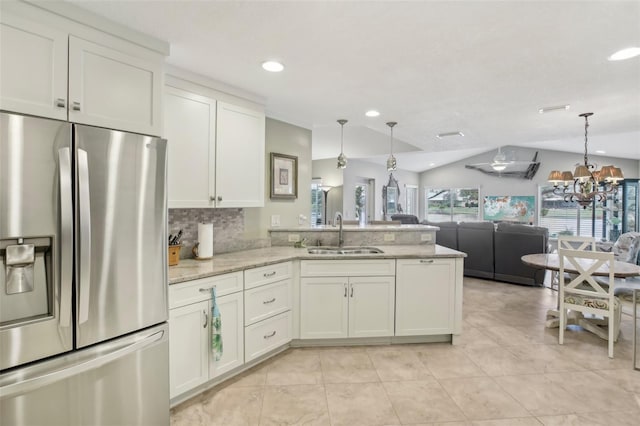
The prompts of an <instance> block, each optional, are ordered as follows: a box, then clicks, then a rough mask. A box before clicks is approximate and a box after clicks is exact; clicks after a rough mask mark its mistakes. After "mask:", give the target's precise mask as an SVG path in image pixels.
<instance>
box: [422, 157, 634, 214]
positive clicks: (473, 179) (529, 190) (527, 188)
mask: <svg viewBox="0 0 640 426" xmlns="http://www.w3.org/2000/svg"><path fill="white" fill-rule="evenodd" d="M505 149H506V150H510V149H513V150H515V152H516V159H517V160H523V161H524V160H526V161H528V160H531V159H532V158H533V155H534V154H535V152H536V151H538V161H539V162H540V168H539V169H538V173H537V174H536V175H535V177H534V178H533V179H532V180H525V179H515V178H505V177H498V176H489V175H486V174H484V173H481V172H479V171H476V170H471V169H467V168H465V167H464V166H465V164H472V163H482V162H490V161H491V160H492V159H493V157H494V156H495V154H496V150H492V151H490V152H487V153H485V154H480V155H477V156H475V157H470V158H467V159H465V160H461V161H457V162H455V163H451V164H447V165H445V166H442V167H438V168H435V169H432V170H428V171H425V172H422V173H421V174H420V211H421V212H423V211H424V190H425V189H426V188H438V187H442V188H463V187H464V188H474V187H477V188H480V199H481V200H482V197H483V196H486V195H535V196H536V197H537V195H538V186H539V185H547V184H548V183H547V177H548V176H549V172H550V171H551V170H561V171H562V170H571V171H573V169H574V168H575V165H576V163H581V162H583V157H582V155H581V154H576V153H570V152H563V151H550V150H542V149H540V150H536V149H531V148H520V147H505ZM503 150H504V149H503ZM589 161H590V162H592V163H596V164H598V166H599V167H601V166H603V165H608V164H613V165H615V166H617V167H620V168H621V169H622V171H623V173H624V176H625V177H626V178H638V177H639V175H640V161H638V160H629V159H622V158H612V157H603V156H596V155H591V154H589ZM536 202H537V199H536ZM421 216H422V215H421Z"/></svg>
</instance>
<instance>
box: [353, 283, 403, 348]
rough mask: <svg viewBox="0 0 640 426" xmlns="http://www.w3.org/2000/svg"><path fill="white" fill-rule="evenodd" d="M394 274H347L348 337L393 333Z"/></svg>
mask: <svg viewBox="0 0 640 426" xmlns="http://www.w3.org/2000/svg"><path fill="white" fill-rule="evenodd" d="M394 284H395V279H394V277H351V278H349V337H374V336H393V317H394V307H395V300H394V299H395V297H394V296H395V285H394Z"/></svg>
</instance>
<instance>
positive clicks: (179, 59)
mask: <svg viewBox="0 0 640 426" xmlns="http://www.w3.org/2000/svg"><path fill="white" fill-rule="evenodd" d="M71 2H72V3H75V4H77V5H78V6H80V7H82V8H86V9H88V10H90V11H92V12H94V13H96V14H99V15H102V16H104V17H106V18H109V19H111V20H113V21H116V22H118V23H121V24H123V25H125V26H127V27H131V28H133V29H136V30H138V31H140V32H143V33H146V34H149V35H152V36H154V37H156V38H159V39H162V40H165V41H168V42H169V43H170V44H171V56H170V57H169V58H167V62H168V63H169V64H172V65H175V66H178V67H181V68H185V69H188V70H191V71H193V72H196V73H199V74H202V75H204V76H208V77H210V78H212V79H215V80H217V81H220V82H224V83H226V84H228V85H231V86H235V87H238V88H241V89H243V90H245V91H248V92H250V93H254V94H256V95H257V96H259V97H261V98H263V99H264V100H265V103H266V108H267V115H268V116H270V117H273V118H276V119H280V120H283V121H287V122H290V123H293V124H297V125H300V126H303V127H307V128H310V129H312V130H313V158H314V159H320V158H330V157H336V156H337V154H338V153H339V152H340V126H339V125H338V124H337V123H336V120H337V119H339V118H345V119H348V120H349V122H348V123H347V124H346V125H345V128H344V145H345V148H344V150H345V154H346V155H347V157H349V158H363V159H367V160H369V161H374V162H379V163H380V164H383V163H384V160H385V158H386V156H387V155H388V152H389V129H388V127H387V126H386V125H385V122H387V121H397V122H398V125H397V126H396V128H395V129H394V136H395V137H396V138H397V140H396V142H395V143H394V151H395V152H396V153H397V154H396V157H397V158H398V165H399V167H400V168H403V169H407V170H413V171H423V170H426V169H429V168H432V167H437V166H440V165H442V164H445V163H448V162H451V161H455V160H458V159H461V158H465V157H468V156H471V155H474V154H477V153H480V152H484V151H488V150H491V149H495V148H497V147H498V146H503V145H511V146H528V147H534V148H543V149H555V150H562V151H570V152H582V151H583V149H584V145H583V143H584V142H583V141H584V128H583V125H584V122H583V120H582V119H581V118H579V117H578V114H579V113H582V112H587V111H592V112H594V113H595V115H594V116H593V117H591V119H590V124H591V127H590V128H589V149H590V151H592V152H595V150H603V151H606V155H608V156H616V157H625V158H635V159H640V57H636V58H633V59H629V60H626V61H619V62H612V61H608V60H607V58H608V56H609V55H611V54H612V53H614V52H615V51H617V50H619V49H621V48H625V47H629V46H640V2H638V1H548V2H547V1H511V2H505V1H422V2H420V1H414V2H400V1H348V2H347V1H304V2H302V1H301V2H293V1H278V2H268V1H224V2H220V1H134V0H128V1H125V2H121V1H87V0H73V1H71ZM267 59H277V60H279V61H281V62H282V63H284V65H285V69H284V71H283V72H281V73H277V74H276V73H268V72H266V71H264V70H262V68H261V67H260V64H261V63H262V62H263V61H265V60H267ZM564 104H570V109H568V110H559V111H555V112H550V113H546V114H539V113H538V109H539V108H542V107H548V106H557V105H564ZM369 109H376V110H378V111H379V112H380V116H379V117H376V118H368V117H365V115H364V113H365V111H367V110H369ZM453 131H461V132H463V133H464V137H459V136H458V137H450V138H443V139H439V138H437V137H436V135H437V134H438V133H444V132H453Z"/></svg>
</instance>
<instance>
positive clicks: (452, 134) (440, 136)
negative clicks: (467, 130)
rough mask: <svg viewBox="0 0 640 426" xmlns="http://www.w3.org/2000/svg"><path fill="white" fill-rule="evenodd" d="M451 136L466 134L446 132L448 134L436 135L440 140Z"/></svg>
mask: <svg viewBox="0 0 640 426" xmlns="http://www.w3.org/2000/svg"><path fill="white" fill-rule="evenodd" d="M449 136H464V133H462V132H446V133H438V134H437V135H436V137H437V138H438V139H442V138H446V137H449Z"/></svg>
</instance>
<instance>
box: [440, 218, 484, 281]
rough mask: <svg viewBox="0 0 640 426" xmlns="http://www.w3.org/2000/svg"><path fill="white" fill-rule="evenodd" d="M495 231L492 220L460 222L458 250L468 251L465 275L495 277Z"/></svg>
mask: <svg viewBox="0 0 640 426" xmlns="http://www.w3.org/2000/svg"><path fill="white" fill-rule="evenodd" d="M493 233H494V225H493V223H492V222H460V223H459V224H458V250H459V251H462V252H464V253H467V257H466V258H465V259H464V274H465V275H467V276H469V277H478V278H489V279H494V266H493V262H494V257H495V256H494V245H493ZM437 242H438V236H437V235H436V243H437Z"/></svg>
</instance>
